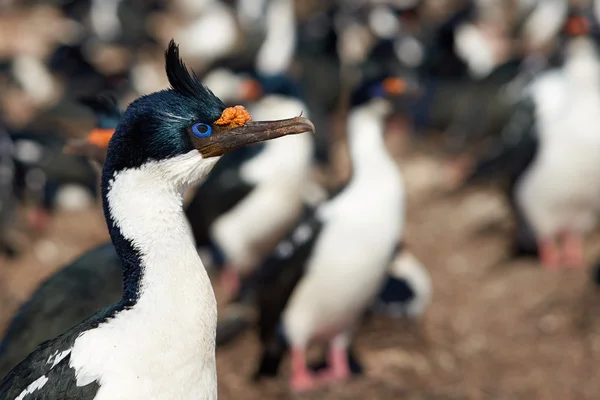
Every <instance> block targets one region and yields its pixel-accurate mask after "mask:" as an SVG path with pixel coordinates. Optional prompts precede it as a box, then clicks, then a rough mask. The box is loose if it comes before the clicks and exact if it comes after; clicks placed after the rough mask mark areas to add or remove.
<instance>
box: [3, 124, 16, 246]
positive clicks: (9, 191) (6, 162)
mask: <svg viewBox="0 0 600 400" xmlns="http://www.w3.org/2000/svg"><path fill="white" fill-rule="evenodd" d="M14 178H15V165H14V161H13V143H12V140H11V138H10V136H9V135H8V132H7V131H6V129H4V126H3V125H2V124H1V123H0V254H4V255H7V256H9V257H13V256H15V255H16V253H17V252H16V249H15V248H14V247H13V245H12V244H11V243H10V241H9V238H8V237H6V233H7V230H8V228H9V227H10V224H11V222H12V219H13V215H14V207H15V205H16V198H15V191H14Z"/></svg>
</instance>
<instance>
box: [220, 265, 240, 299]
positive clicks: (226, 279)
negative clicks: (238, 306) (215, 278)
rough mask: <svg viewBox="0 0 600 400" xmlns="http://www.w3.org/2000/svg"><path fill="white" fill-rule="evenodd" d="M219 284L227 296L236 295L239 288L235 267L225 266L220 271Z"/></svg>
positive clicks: (232, 296)
mask: <svg viewBox="0 0 600 400" xmlns="http://www.w3.org/2000/svg"><path fill="white" fill-rule="evenodd" d="M220 278H221V286H222V287H223V290H224V291H225V293H226V294H227V297H228V298H230V299H231V298H234V297H235V296H237V294H238V292H239V290H240V286H241V284H240V276H239V274H238V272H237V271H236V270H235V268H231V267H228V266H226V267H225V268H224V269H223V271H222V272H221V277H220Z"/></svg>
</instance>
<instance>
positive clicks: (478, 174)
mask: <svg viewBox="0 0 600 400" xmlns="http://www.w3.org/2000/svg"><path fill="white" fill-rule="evenodd" d="M538 147H539V138H538V135H537V130H536V124H535V103H534V102H533V100H532V99H531V98H529V97H527V98H524V99H523V100H521V101H520V102H518V103H517V104H516V105H515V106H514V109H513V113H512V115H511V117H510V119H509V120H508V122H507V123H506V125H505V127H504V129H503V131H502V134H501V135H500V137H499V139H498V140H497V141H496V142H495V143H494V146H493V147H491V149H490V151H489V153H488V154H487V155H486V156H484V157H483V158H482V159H481V160H480V161H479V162H478V163H477V165H476V166H475V168H474V169H473V172H472V173H471V174H470V175H469V176H468V177H467V180H466V182H465V183H473V182H477V181H482V180H486V179H490V178H496V177H504V178H505V179H506V185H505V186H504V188H505V194H506V196H507V198H508V202H509V205H510V207H511V210H512V212H513V214H514V215H515V218H516V222H517V227H516V232H515V236H514V241H513V246H512V252H513V254H514V255H515V256H521V255H531V256H537V255H538V250H537V244H536V239H535V236H534V234H533V231H532V230H531V228H530V227H529V226H528V224H527V222H526V221H525V218H524V216H523V215H522V213H521V212H520V210H519V208H518V207H517V205H516V202H515V198H514V196H515V190H516V184H517V182H518V180H519V178H520V177H521V176H522V174H523V173H524V172H525V171H526V170H527V168H528V167H529V166H530V164H531V163H532V162H533V160H534V159H535V157H536V154H537V151H538Z"/></svg>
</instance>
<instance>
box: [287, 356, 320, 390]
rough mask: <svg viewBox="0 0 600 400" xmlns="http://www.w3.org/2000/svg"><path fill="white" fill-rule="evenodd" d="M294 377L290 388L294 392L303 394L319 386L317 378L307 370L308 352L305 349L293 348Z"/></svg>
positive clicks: (291, 379) (291, 378)
mask: <svg viewBox="0 0 600 400" xmlns="http://www.w3.org/2000/svg"><path fill="white" fill-rule="evenodd" d="M291 356H292V376H291V377H290V386H291V388H292V390H293V391H294V392H303V391H306V390H311V389H314V388H315V387H316V386H317V381H316V379H315V377H314V376H313V375H312V374H311V373H310V372H309V371H308V369H307V368H306V352H305V350H304V349H299V348H292V350H291Z"/></svg>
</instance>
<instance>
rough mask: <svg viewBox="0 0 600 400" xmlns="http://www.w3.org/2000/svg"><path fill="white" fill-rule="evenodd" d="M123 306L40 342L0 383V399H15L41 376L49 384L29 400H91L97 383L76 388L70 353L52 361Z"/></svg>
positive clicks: (94, 316) (106, 309)
mask: <svg viewBox="0 0 600 400" xmlns="http://www.w3.org/2000/svg"><path fill="white" fill-rule="evenodd" d="M126 307H127V304H126V303H123V302H120V303H118V304H115V305H113V306H111V307H107V308H105V309H103V310H102V311H100V312H98V313H97V314H95V315H93V316H92V317H90V318H88V319H87V320H85V321H83V322H82V323H81V324H79V325H77V326H75V327H73V328H71V329H70V330H69V331H67V332H65V333H64V334H62V335H60V336H58V337H56V338H54V339H52V340H48V341H46V342H44V343H42V344H41V345H40V346H39V347H38V348H37V349H36V350H35V351H34V352H33V353H31V354H30V355H29V356H28V357H27V358H25V359H24V360H23V361H22V362H21V363H19V364H18V365H17V366H16V367H14V368H13V369H12V370H11V371H10V372H9V373H8V375H6V377H4V379H3V380H2V381H1V382H0V399H2V400H4V399H11V398H16V397H18V396H19V395H21V394H22V393H23V391H24V390H25V389H27V388H28V387H29V385H31V384H32V383H33V382H35V381H36V380H38V379H40V378H42V377H43V376H45V377H46V378H47V379H48V381H47V382H46V383H45V384H44V386H43V387H42V388H40V389H38V391H36V392H35V393H34V394H33V397H31V399H36V400H38V399H39V400H46V399H47V400H58V399H61V400H62V399H77V400H87V399H90V400H91V399H93V398H94V397H95V395H96V392H97V391H98V388H99V384H98V383H95V382H91V383H90V384H88V385H86V386H81V387H78V386H77V381H76V379H75V370H74V369H73V368H71V367H69V362H70V353H69V354H68V355H67V356H66V357H65V358H64V359H63V360H61V361H60V362H58V363H57V364H56V365H54V366H53V364H54V361H53V360H54V359H55V357H56V355H58V354H61V353H62V352H64V351H66V350H70V349H72V348H73V345H74V343H75V340H76V339H77V338H78V337H79V335H81V334H82V333H83V332H86V331H88V330H91V329H94V328H97V327H98V325H100V324H101V323H103V322H105V321H106V320H108V319H109V318H112V317H114V316H115V315H116V314H117V313H118V312H120V311H122V310H124V309H125V308H126ZM49 361H51V362H49ZM25 399H27V400H29V398H28V397H27V396H25Z"/></svg>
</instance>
